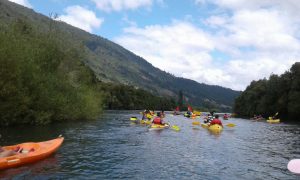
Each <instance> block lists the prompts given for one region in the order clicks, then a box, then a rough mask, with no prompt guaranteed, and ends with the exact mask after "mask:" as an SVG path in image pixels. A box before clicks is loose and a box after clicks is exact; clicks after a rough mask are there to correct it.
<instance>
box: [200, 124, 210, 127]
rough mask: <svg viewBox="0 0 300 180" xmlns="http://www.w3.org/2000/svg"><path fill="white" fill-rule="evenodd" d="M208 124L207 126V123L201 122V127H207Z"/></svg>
mask: <svg viewBox="0 0 300 180" xmlns="http://www.w3.org/2000/svg"><path fill="white" fill-rule="evenodd" d="M208 126H209V123H204V124H201V127H203V128H208Z"/></svg>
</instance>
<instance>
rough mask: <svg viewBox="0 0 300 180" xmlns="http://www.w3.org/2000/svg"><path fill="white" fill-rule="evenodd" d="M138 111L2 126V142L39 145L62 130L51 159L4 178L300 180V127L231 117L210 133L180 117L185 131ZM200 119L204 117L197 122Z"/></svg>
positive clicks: (173, 121)
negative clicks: (146, 122) (155, 124)
mask: <svg viewBox="0 0 300 180" xmlns="http://www.w3.org/2000/svg"><path fill="white" fill-rule="evenodd" d="M131 116H137V117H141V115H139V114H138V112H135V111H107V112H105V114H104V115H103V116H102V117H101V118H99V119H98V120H97V121H88V122H68V123H57V124H51V125H46V126H20V127H9V128H0V134H1V135H2V137H1V139H0V144H1V145H3V146H5V145H12V144H18V143H21V142H28V141H33V142H35V141H36V142H38V141H44V140H48V139H53V138H55V137H57V136H58V135H60V134H62V135H63V136H64V137H65V141H64V143H63V145H62V146H61V148H60V149H59V150H58V151H57V153H55V154H54V155H52V156H50V157H49V158H47V159H45V160H42V161H39V162H36V163H34V164H30V165H26V166H21V167H18V168H13V169H8V170H3V171H1V172H0V178H1V179H2V178H3V179H212V180H216V179H217V180H218V179H222V180H223V179H225V180H226V179H228V180H234V179H238V180H240V179H243V180H244V179H251V180H252V179H280V180H281V179H300V176H297V175H295V174H292V173H291V172H289V171H288V170H287V163H288V162H289V160H291V159H295V158H300V138H299V135H300V126H299V125H295V124H285V123H280V124H268V123H266V122H253V121H251V120H245V119H239V118H231V119H229V120H228V121H223V123H224V124H227V123H234V124H236V127H232V128H230V127H227V126H224V129H223V131H222V132H221V134H219V135H216V134H211V133H210V132H209V131H208V130H206V129H203V128H202V127H201V126H200V127H199V126H193V125H192V122H193V120H191V119H187V118H185V117H183V116H171V115H168V114H167V116H166V118H165V120H166V121H168V122H170V123H171V124H174V125H175V124H176V125H178V126H179V127H180V128H181V131H179V132H176V131H174V130H172V129H164V130H159V131H149V130H148V128H147V126H142V125H138V124H132V123H131V122H130V121H129V118H130V117H131ZM197 120H200V121H201V122H203V119H202V118H200V119H197Z"/></svg>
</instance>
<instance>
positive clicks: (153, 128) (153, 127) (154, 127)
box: [149, 124, 169, 130]
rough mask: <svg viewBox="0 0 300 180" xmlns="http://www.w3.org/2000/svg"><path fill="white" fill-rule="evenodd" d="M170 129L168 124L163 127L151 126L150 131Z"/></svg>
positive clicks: (160, 125)
mask: <svg viewBox="0 0 300 180" xmlns="http://www.w3.org/2000/svg"><path fill="white" fill-rule="evenodd" d="M167 127H169V125H168V124H165V125H162V124H151V126H150V128H149V130H160V129H165V128H167Z"/></svg>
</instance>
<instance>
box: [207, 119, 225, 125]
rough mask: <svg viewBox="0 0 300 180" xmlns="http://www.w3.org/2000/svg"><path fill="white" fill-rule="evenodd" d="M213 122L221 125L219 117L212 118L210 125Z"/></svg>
mask: <svg viewBox="0 0 300 180" xmlns="http://www.w3.org/2000/svg"><path fill="white" fill-rule="evenodd" d="M213 124H219V125H221V126H223V125H222V122H221V120H220V119H213V120H212V121H211V122H210V125H213Z"/></svg>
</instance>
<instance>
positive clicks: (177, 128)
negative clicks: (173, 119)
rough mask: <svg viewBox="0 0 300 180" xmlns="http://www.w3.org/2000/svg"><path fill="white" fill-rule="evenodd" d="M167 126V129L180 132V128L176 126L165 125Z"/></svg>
mask: <svg viewBox="0 0 300 180" xmlns="http://www.w3.org/2000/svg"><path fill="white" fill-rule="evenodd" d="M167 124H168V125H169V128H171V129H173V130H174V131H180V127H179V126H176V125H171V124H170V123H167Z"/></svg>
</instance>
